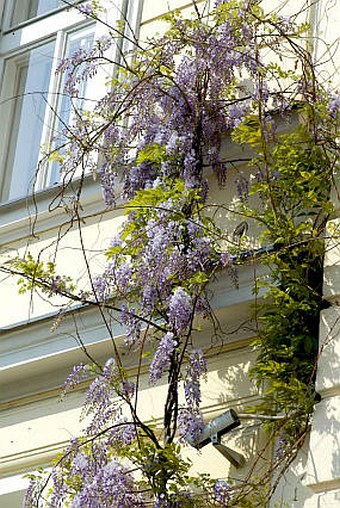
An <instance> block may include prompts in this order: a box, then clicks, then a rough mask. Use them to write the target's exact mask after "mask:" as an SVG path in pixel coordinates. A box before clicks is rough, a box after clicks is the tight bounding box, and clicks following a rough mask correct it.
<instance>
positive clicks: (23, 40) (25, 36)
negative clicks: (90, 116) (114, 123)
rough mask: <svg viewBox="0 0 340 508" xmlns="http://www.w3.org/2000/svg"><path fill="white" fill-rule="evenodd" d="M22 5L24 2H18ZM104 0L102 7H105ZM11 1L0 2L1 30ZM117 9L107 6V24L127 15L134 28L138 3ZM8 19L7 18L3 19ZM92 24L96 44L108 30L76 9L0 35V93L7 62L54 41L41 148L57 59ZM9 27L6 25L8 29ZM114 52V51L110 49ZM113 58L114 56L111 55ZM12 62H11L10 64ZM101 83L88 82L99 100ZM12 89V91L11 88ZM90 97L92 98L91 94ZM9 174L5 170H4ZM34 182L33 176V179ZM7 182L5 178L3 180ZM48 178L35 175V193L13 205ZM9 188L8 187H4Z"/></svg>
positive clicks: (2, 140) (7, 106)
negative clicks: (69, 39) (71, 39)
mask: <svg viewBox="0 0 340 508" xmlns="http://www.w3.org/2000/svg"><path fill="white" fill-rule="evenodd" d="M21 1H24V0H21ZM105 1H107V0H104V2H103V3H104V4H105ZM11 2H12V0H7V2H4V0H0V15H1V10H2V11H3V12H4V16H3V26H5V28H6V23H8V20H9V19H10V16H11V13H10V8H9V6H10V4H11ZM119 3H120V5H119V7H118V8H117V9H116V10H114V9H112V4H111V3H110V2H109V3H108V5H109V6H111V9H110V10H108V12H109V13H110V14H111V19H108V22H109V23H112V24H113V23H114V22H115V21H117V19H118V18H119V14H121V13H122V12H125V14H126V13H127V14H128V15H129V16H130V19H131V20H132V22H133V25H134V26H136V25H135V23H137V22H138V17H137V16H136V13H137V12H139V13H140V8H141V1H140V0H119ZM6 17H7V18H6ZM91 24H95V32H94V40H96V39H97V38H98V37H100V36H101V35H104V34H105V32H106V30H107V28H106V26H105V25H104V24H102V23H99V22H97V23H95V22H94V20H92V19H90V18H87V17H86V16H84V15H83V14H81V13H80V12H79V11H78V10H77V9H76V8H72V7H70V8H66V9H65V8H60V9H57V10H55V9H54V10H52V11H51V12H49V13H44V14H43V15H42V16H38V17H36V18H32V19H30V20H26V21H25V22H23V23H20V24H19V25H18V26H17V27H13V28H11V29H10V30H7V31H4V32H3V33H2V35H0V89H2V88H5V87H6V83H5V82H4V74H5V73H4V69H5V66H6V64H8V61H12V62H15V60H14V59H15V58H20V55H24V54H25V53H26V52H28V51H30V50H31V49H34V48H36V47H39V46H40V45H42V44H44V43H45V42H48V41H52V40H54V41H55V51H54V61H53V65H52V70H51V80H50V84H49V90H48V91H47V104H48V105H49V107H48V106H47V107H46V109H45V119H44V128H43V132H42V135H41V146H44V145H45V144H46V145H47V144H48V143H49V142H50V140H51V134H52V129H53V124H54V119H53V109H54V108H55V106H56V103H57V96H56V94H55V92H56V91H60V90H58V87H59V86H60V82H61V76H60V75H56V74H55V70H56V68H57V66H58V64H59V61H60V58H61V57H62V55H63V51H64V50H65V47H66V40H67V37H68V36H69V35H70V34H73V33H75V32H76V31H78V30H82V29H84V28H86V27H89V26H91ZM7 26H8V25H7ZM112 51H113V52H114V51H115V49H114V48H113V50H112ZM112 56H113V55H112ZM11 59H13V60H11ZM104 82H105V78H104V76H103V74H100V73H98V74H97V76H96V77H95V78H94V79H93V80H91V89H92V88H93V89H95V90H98V91H99V93H98V97H100V96H101V95H102V94H103V93H104V91H105V88H104V86H105V85H104ZM12 89H13V87H12ZM90 95H91V96H93V94H92V93H91V90H90ZM4 99H5V101H4V102H3V104H2V105H1V108H0V124H1V125H9V127H8V128H7V129H0V146H8V139H9V135H10V130H11V127H10V122H9V119H10V120H11V121H13V107H14V106H13V103H14V101H12V105H11V101H10V100H7V102H6V96H5V97H4ZM42 156H43V151H41V152H40V154H39V158H38V160H40V159H41V158H42ZM6 159H7V154H6V153H5V151H4V150H1V151H0V185H2V184H3V183H4V182H5V174H4V173H5V171H6V168H5V164H6ZM7 171H8V168H7ZM32 178H34V175H32ZM6 180H8V176H7V178H6ZM47 181H48V177H47V175H46V170H45V171H42V172H41V174H38V176H37V178H36V183H35V186H34V189H30V190H28V192H27V194H26V195H23V196H20V197H18V198H14V201H17V200H18V199H24V198H27V196H28V195H29V194H30V192H31V191H33V190H34V192H36V191H40V190H43V189H45V188H46V187H48V185H47ZM7 187H8V186H7ZM9 201H11V200H10V199H8V198H6V196H4V197H3V198H2V199H1V193H0V203H2V204H3V203H6V202H9Z"/></svg>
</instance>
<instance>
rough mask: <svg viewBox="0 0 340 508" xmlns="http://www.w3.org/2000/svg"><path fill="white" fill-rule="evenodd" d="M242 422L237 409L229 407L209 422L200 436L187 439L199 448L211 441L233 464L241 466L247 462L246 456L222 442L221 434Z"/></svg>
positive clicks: (237, 466)
mask: <svg viewBox="0 0 340 508" xmlns="http://www.w3.org/2000/svg"><path fill="white" fill-rule="evenodd" d="M240 424H241V422H240V420H239V417H238V416H237V414H236V413H235V411H234V410H233V409H229V410H228V411H226V412H225V413H223V414H221V415H220V416H217V418H214V420H211V421H210V422H209V423H207V425H205V426H204V428H203V431H202V432H201V434H200V435H199V436H198V438H196V439H195V440H193V439H192V438H190V437H187V441H188V443H189V444H190V445H191V446H193V447H194V448H197V449H198V450H199V449H200V448H203V446H205V445H207V444H209V443H210V442H211V443H212V445H213V446H214V448H215V449H216V450H217V451H219V452H220V453H221V454H222V455H223V457H225V458H226V459H227V460H228V461H229V462H231V464H232V465H233V466H235V467H236V468H240V467H242V466H243V465H244V463H245V458H244V456H243V455H242V454H241V453H238V452H236V451H235V450H232V449H231V448H229V447H227V446H225V445H224V444H222V443H221V436H223V435H224V434H227V432H229V431H230V430H232V429H234V428H235V427H238V426H239V425H240Z"/></svg>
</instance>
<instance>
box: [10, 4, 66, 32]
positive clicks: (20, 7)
mask: <svg viewBox="0 0 340 508" xmlns="http://www.w3.org/2000/svg"><path fill="white" fill-rule="evenodd" d="M64 5H65V2H63V0H14V5H13V10H12V17H11V26H13V25H17V24H18V23H22V22H23V21H27V20H29V19H32V18H35V17H36V16H40V15H42V14H46V13H47V12H49V11H52V10H53V9H57V8H58V7H62V6H64Z"/></svg>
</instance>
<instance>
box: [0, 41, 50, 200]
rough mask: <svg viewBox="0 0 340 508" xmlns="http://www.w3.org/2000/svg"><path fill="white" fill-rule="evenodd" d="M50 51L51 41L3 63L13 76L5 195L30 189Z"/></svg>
mask: <svg viewBox="0 0 340 508" xmlns="http://www.w3.org/2000/svg"><path fill="white" fill-rule="evenodd" d="M53 54H54V42H50V43H48V44H44V45H42V46H40V47H38V48H35V49H33V50H32V51H30V52H29V53H28V54H26V55H25V56H23V57H21V58H20V59H18V58H17V59H13V61H11V60H9V61H8V62H7V64H6V65H7V66H8V69H6V70H7V71H10V74H11V75H12V76H13V77H14V79H15V85H14V94H13V95H14V99H13V107H12V118H11V120H12V127H11V132H10V136H9V147H8V155H7V160H6V165H5V166H6V167H5V175H6V180H5V185H4V194H5V195H4V196H3V198H5V199H15V198H19V197H23V196H26V195H27V193H28V192H29V191H32V187H33V182H34V176H35V173H36V169H37V164H38V160H39V153H40V148H41V146H40V145H41V137H42V131H43V127H44V119H45V112H46V108H47V94H48V89H49V82H50V76H51V69H52V62H53Z"/></svg>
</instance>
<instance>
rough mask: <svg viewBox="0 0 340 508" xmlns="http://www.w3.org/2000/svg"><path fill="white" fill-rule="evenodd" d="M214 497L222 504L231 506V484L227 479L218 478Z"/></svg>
mask: <svg viewBox="0 0 340 508" xmlns="http://www.w3.org/2000/svg"><path fill="white" fill-rule="evenodd" d="M214 497H215V500H216V501H217V502H218V503H220V505H221V506H229V501H230V486H229V485H228V483H227V482H226V481H224V480H217V482H216V483H215V487H214Z"/></svg>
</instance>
